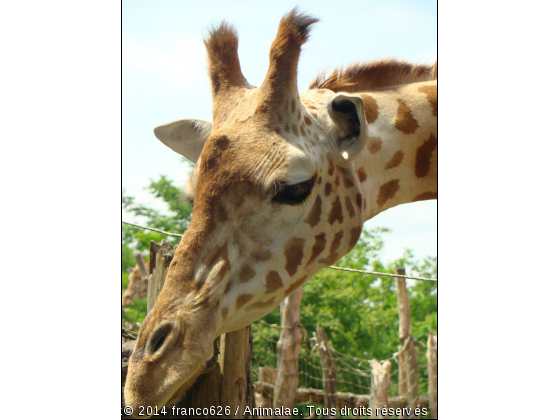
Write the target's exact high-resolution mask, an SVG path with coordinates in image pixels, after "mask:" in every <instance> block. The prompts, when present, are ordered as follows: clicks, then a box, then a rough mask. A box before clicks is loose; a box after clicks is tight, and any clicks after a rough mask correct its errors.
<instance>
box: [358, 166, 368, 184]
mask: <svg viewBox="0 0 560 420" xmlns="http://www.w3.org/2000/svg"><path fill="white" fill-rule="evenodd" d="M366 178H367V174H366V171H365V170H364V168H360V169H358V179H359V180H360V182H364V181H365V180H366Z"/></svg>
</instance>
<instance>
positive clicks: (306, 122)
mask: <svg viewBox="0 0 560 420" xmlns="http://www.w3.org/2000/svg"><path fill="white" fill-rule="evenodd" d="M303 121H305V124H307V125H311V120H310V119H309V117H308V116H307V115H306V116H305V117H303Z"/></svg>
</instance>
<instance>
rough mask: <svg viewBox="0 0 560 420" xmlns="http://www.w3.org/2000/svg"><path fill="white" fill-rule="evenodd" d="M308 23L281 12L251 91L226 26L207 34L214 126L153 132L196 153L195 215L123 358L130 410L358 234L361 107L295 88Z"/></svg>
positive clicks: (169, 399) (193, 371)
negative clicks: (262, 73) (261, 76)
mask: <svg viewBox="0 0 560 420" xmlns="http://www.w3.org/2000/svg"><path fill="white" fill-rule="evenodd" d="M315 22H316V19H314V18H312V17H309V16H307V15H303V14H300V13H299V12H298V11H297V10H296V9H294V10H293V11H292V12H290V13H289V14H287V15H286V16H284V18H283V19H282V20H281V22H280V25H279V29H278V33H277V36H276V38H275V40H274V42H273V43H272V46H271V50H270V66H269V69H268V72H267V74H266V77H265V80H264V82H263V83H262V85H261V86H260V87H259V88H254V87H252V86H250V85H249V84H248V83H247V81H246V79H245V77H244V76H243V74H242V73H241V67H240V64H239V59H238V56H237V42H238V40H237V35H236V32H235V30H234V29H233V28H232V27H230V26H229V25H227V24H224V23H222V24H221V25H220V26H219V27H218V28H216V29H213V30H211V31H210V35H209V36H208V38H207V39H206V40H205V44H206V48H207V51H208V58H209V75H210V79H211V86H212V96H213V122H212V123H210V122H205V121H198V120H181V121H175V122H172V123H170V124H166V125H163V126H160V127H157V128H156V129H155V134H156V136H157V137H158V138H159V139H160V140H161V141H162V142H163V143H165V144H166V145H167V146H169V147H170V148H172V149H173V150H175V151H177V152H178V153H180V154H182V155H183V156H185V157H187V158H188V159H189V160H191V161H192V162H196V165H195V167H194V170H193V173H192V176H191V178H190V180H189V181H188V183H187V188H186V194H187V197H189V199H190V200H191V201H192V202H193V214H192V220H191V223H190V226H189V228H188V230H187V231H186V232H185V234H184V236H183V238H182V241H181V243H180V245H179V247H178V248H177V250H176V253H175V256H174V259H173V261H172V262H171V265H170V268H169V271H168V274H167V277H166V280H165V285H164V287H163V289H162V291H161V293H160V295H159V297H158V299H157V302H156V304H155V306H154V308H153V310H152V311H151V312H150V314H149V315H148V316H147V318H146V319H145V321H144V323H143V325H142V327H141V329H140V332H139V336H138V341H137V344H136V348H135V350H134V353H133V355H132V357H131V359H130V365H129V373H128V378H127V382H126V386H125V398H126V402H127V404H128V405H130V406H132V407H135V406H140V405H144V406H146V405H152V406H156V405H157V406H161V405H164V404H168V403H173V402H174V401H176V400H177V399H178V398H179V397H180V396H181V395H182V393H183V392H184V391H185V390H186V389H187V388H188V387H189V386H190V385H191V384H192V383H193V381H194V380H195V379H196V377H197V376H198V375H199V373H200V371H201V369H202V367H203V366H204V364H205V362H206V361H207V360H208V359H209V358H211V357H212V355H213V341H214V339H215V338H216V337H217V336H218V335H220V334H222V333H225V332H228V331H233V330H236V329H239V328H242V327H245V326H246V325H248V324H250V323H251V322H253V321H255V320H257V319H259V318H260V317H262V316H263V315H265V314H266V313H268V312H270V311H271V310H273V309H274V308H275V307H276V306H278V304H279V303H280V302H281V301H282V300H283V299H284V298H285V297H286V296H288V295H289V294H290V293H292V292H293V291H294V290H296V289H297V288H298V287H300V286H301V285H302V284H303V283H304V282H305V281H306V280H308V279H309V278H310V277H311V276H312V275H313V274H315V273H316V272H317V271H318V270H320V269H321V268H323V267H325V266H328V265H331V264H333V263H334V262H336V261H337V260H338V259H340V258H341V257H342V256H343V255H344V254H346V253H347V252H348V251H350V250H351V249H352V248H353V247H354V245H355V244H356V242H357V241H358V238H359V236H360V233H361V230H362V225H363V221H364V218H363V208H362V194H361V191H360V183H359V181H358V180H357V178H356V175H355V173H354V170H353V159H354V158H355V157H356V156H357V155H358V154H359V153H360V151H361V149H362V148H363V146H364V143H365V138H366V131H367V125H366V120H365V115H364V103H363V99H362V98H361V97H360V96H358V95H351V94H342V93H339V94H335V93H333V92H332V91H329V90H317V91H315V92H313V94H311V95H310V96H308V97H307V98H305V99H303V100H302V99H301V98H300V96H299V94H298V91H297V63H298V59H299V55H300V51H301V46H302V45H303V43H304V42H305V41H306V40H307V38H308V35H309V31H310V27H311V25H312V24H313V23H315ZM135 411H136V410H135Z"/></svg>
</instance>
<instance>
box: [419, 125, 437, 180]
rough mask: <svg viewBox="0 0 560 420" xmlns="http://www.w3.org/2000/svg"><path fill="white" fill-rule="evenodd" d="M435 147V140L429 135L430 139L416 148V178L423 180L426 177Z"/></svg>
mask: <svg viewBox="0 0 560 420" xmlns="http://www.w3.org/2000/svg"><path fill="white" fill-rule="evenodd" d="M436 147H437V139H436V138H435V137H434V135H433V134H430V138H429V139H428V140H426V141H425V142H424V143H423V144H422V146H420V147H419V148H418V150H417V152H416V165H415V168H414V173H415V174H416V177H417V178H423V177H425V176H426V175H428V172H429V170H430V163H431V159H432V153H433V152H434V150H436Z"/></svg>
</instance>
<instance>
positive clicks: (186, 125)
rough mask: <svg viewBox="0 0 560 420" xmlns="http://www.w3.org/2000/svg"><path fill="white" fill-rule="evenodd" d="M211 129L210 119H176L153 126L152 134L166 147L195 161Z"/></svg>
mask: <svg viewBox="0 0 560 420" xmlns="http://www.w3.org/2000/svg"><path fill="white" fill-rule="evenodd" d="M211 129H212V122H210V121H205V120H178V121H173V122H170V123H168V124H163V125H160V126H159V127H156V128H154V134H155V135H156V137H157V138H158V139H159V140H160V141H161V142H162V143H163V144H165V145H166V146H167V147H169V148H170V149H173V150H174V151H176V152H177V153H179V154H180V155H183V156H184V157H186V158H187V159H188V160H190V161H191V162H193V163H196V161H197V160H198V158H199V157H200V154H201V153H202V148H203V147H204V143H205V142H206V139H207V138H208V137H209V136H210V130H211Z"/></svg>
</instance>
